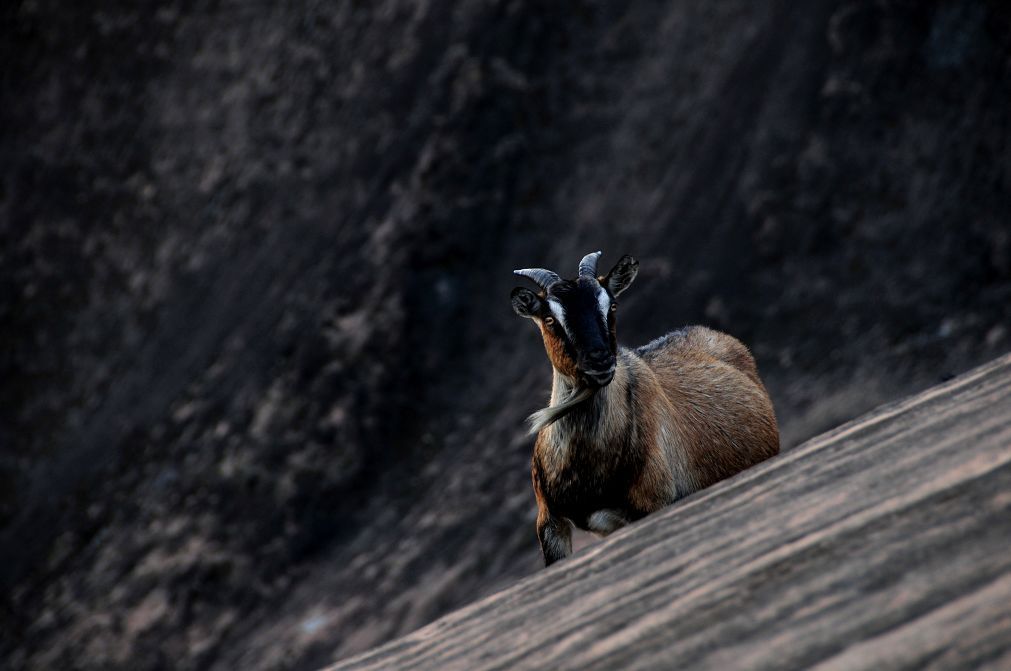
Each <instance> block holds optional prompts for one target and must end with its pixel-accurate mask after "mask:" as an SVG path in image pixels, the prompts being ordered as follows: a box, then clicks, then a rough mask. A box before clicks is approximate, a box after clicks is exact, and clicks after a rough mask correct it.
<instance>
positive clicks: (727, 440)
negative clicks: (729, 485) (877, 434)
mask: <svg viewBox="0 0 1011 671" xmlns="http://www.w3.org/2000/svg"><path fill="white" fill-rule="evenodd" d="M571 390H572V381H571V379H567V378H566V376H564V375H561V374H560V373H559V372H558V371H557V370H556V371H555V374H554V380H553V389H552V405H555V404H557V403H558V402H560V401H561V400H562V399H564V398H565V397H566V396H568V395H569V394H570V393H571ZM778 452H779V430H778V428H777V425H776V417H775V413H774V411H773V407H772V402H771V400H770V399H769V395H768V393H767V392H766V390H765V387H764V386H763V385H762V382H761V380H760V379H759V377H758V371H757V368H756V366H755V361H754V358H753V357H752V356H751V354H750V352H748V349H747V348H746V347H745V346H744V345H743V344H742V343H741V342H740V341H738V340H737V339H735V338H733V337H731V336H729V335H727V334H725V333H720V332H718V331H714V330H712V329H709V328H705V327H701V326H692V327H688V328H685V329H681V330H678V331H674V332H673V333H670V334H668V335H667V336H664V337H663V338H660V339H658V340H655V341H653V342H652V343H650V344H648V345H646V346H644V347H640V348H639V349H637V350H634V351H633V350H629V349H627V348H624V347H621V348H619V350H618V356H617V366H616V370H615V375H614V379H613V380H612V381H611V383H610V384H609V385H607V386H605V387H602V388H601V389H600V390H598V391H597V393H596V394H594V395H593V397H592V398H591V399H590V400H588V401H586V402H584V403H582V404H579V405H577V406H576V407H574V408H573V409H572V410H571V411H569V412H568V413H567V414H565V415H564V416H563V417H561V418H560V419H558V420H557V421H555V422H554V423H553V424H550V425H549V426H546V427H544V428H542V429H541V430H540V431H539V433H538V436H537V442H536V444H535V447H534V456H533V460H532V467H531V471H532V478H533V485H534V493H535V495H536V497H537V505H538V516H537V534H538V537H539V539H540V543H541V548H542V551H543V554H544V560H545V563H547V564H551V563H553V562H554V561H556V560H558V559H561V558H562V557H564V556H567V555H568V554H569V553H570V552H571V527H570V525H569V522H571V523H572V524H575V525H576V526H577V527H579V528H580V529H584V530H588V531H592V532H595V533H598V534H605V535H606V534H608V533H610V532H612V531H614V530H615V529H617V528H619V527H621V526H623V525H625V524H627V523H628V522H631V521H634V520H637V519H639V518H641V517H643V516H645V515H647V514H649V513H651V512H653V511H655V510H658V509H660V508H662V507H664V506H667V505H670V504H671V503H674V502H675V501H677V500H678V499H680V498H683V497H684V496H687V495H688V494H691V493H692V492H695V491H697V490H699V489H702V488H704V487H708V486H709V485H711V484H713V483H715V482H718V481H719V480H722V479H724V478H727V477H730V476H731V475H734V474H735V473H738V472H740V471H742V470H744V469H746V468H748V467H749V466H752V465H754V464H756V463H758V462H760V461H763V460H765V459H768V458H769V457H772V456H774V455H775V454H777V453H778Z"/></svg>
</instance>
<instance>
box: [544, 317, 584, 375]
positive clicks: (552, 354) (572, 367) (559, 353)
mask: <svg viewBox="0 0 1011 671" xmlns="http://www.w3.org/2000/svg"><path fill="white" fill-rule="evenodd" d="M537 325H538V326H539V327H540V329H541V338H542V339H543V340H544V350H545V351H546V352H547V354H548V360H549V361H551V365H552V366H553V367H554V369H555V370H557V371H558V372H559V373H561V374H562V375H565V376H567V377H570V378H573V379H575V378H576V376H577V375H578V374H579V369H578V368H577V367H576V362H575V361H573V360H572V357H570V356H569V355H568V353H567V352H566V351H565V342H564V341H563V340H562V339H561V338H559V337H558V336H556V335H555V334H554V333H553V332H552V330H551V328H550V327H549V326H547V325H546V324H545V323H544V322H543V321H542V320H537Z"/></svg>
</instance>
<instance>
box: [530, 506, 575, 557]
mask: <svg viewBox="0 0 1011 671" xmlns="http://www.w3.org/2000/svg"><path fill="white" fill-rule="evenodd" d="M537 538H538V540H540V542H541V554H543V555H544V565H545V566H551V565H552V564H554V563H555V562H556V561H558V560H559V559H565V558H566V557H568V556H569V555H570V554H572V525H571V524H569V522H568V521H567V520H564V519H562V518H561V517H555V516H554V515H552V514H551V513H550V512H549V511H548V508H547V506H543V505H542V506H539V509H538V511H537Z"/></svg>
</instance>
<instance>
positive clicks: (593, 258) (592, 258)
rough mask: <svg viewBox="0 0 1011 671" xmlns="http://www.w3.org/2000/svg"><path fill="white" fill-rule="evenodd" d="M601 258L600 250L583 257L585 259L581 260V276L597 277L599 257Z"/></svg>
mask: <svg viewBox="0 0 1011 671" xmlns="http://www.w3.org/2000/svg"><path fill="white" fill-rule="evenodd" d="M599 258H600V252H591V253H589V254H587V255H586V256H584V257H583V260H582V261H580V262H579V276H580V277H596V276H597V259H599Z"/></svg>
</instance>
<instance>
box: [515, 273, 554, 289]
mask: <svg viewBox="0 0 1011 671" xmlns="http://www.w3.org/2000/svg"><path fill="white" fill-rule="evenodd" d="M513 275H519V276H521V277H527V278H529V279H531V280H533V281H534V282H536V283H537V286H539V287H540V288H541V289H547V288H548V287H550V286H551V285H552V284H554V283H555V282H559V281H561V279H562V278H561V277H559V276H558V273H553V272H551V271H550V270H545V269H544V268H524V269H522V270H514V271H513Z"/></svg>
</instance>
